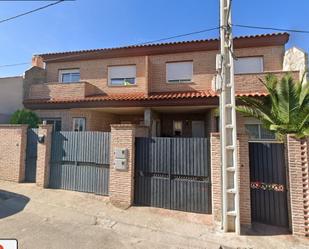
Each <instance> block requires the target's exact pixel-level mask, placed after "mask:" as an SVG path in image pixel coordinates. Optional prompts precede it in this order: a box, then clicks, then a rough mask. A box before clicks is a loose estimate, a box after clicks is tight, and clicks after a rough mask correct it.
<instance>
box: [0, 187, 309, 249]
mask: <svg viewBox="0 0 309 249" xmlns="http://www.w3.org/2000/svg"><path fill="white" fill-rule="evenodd" d="M4 191H7V192H10V193H5V192H4ZM11 193H14V194H16V195H14V196H12V194H11ZM169 212H170V213H171V214H173V212H172V211H169ZM162 213H164V214H165V213H166V211H163V210H160V209H154V208H145V207H132V208H130V209H128V210H120V209H117V208H115V207H113V206H112V205H110V204H109V202H108V200H107V198H104V197H100V196H95V195H92V194H85V193H78V192H71V191H64V190H53V189H40V188H38V187H36V186H35V185H34V184H16V183H10V182H4V181H0V237H2V238H17V239H18V241H19V245H20V247H19V248H22V249H44V248H51V249H53V248H57V249H59V248H66V249H70V248H72V249H73V248H74V249H76V248H207V249H208V248H209V249H213V248H219V246H220V245H222V246H226V247H227V248H256V249H258V248H259V249H260V248H270V249H271V248H283V249H284V248H286V249H288V248H289V249H290V248H300V249H302V248H309V239H303V238H297V237H293V236H291V235H280V236H279V235H276V236H235V235H233V234H223V233H221V232H216V231H213V230H212V229H211V227H209V226H206V225H204V224H199V223H204V221H203V220H202V221H201V220H200V218H199V217H202V216H196V217H197V220H196V222H195V223H194V222H188V221H186V220H184V219H181V218H179V216H180V215H179V213H180V212H174V214H177V215H172V216H167V215H162ZM183 215H186V214H183ZM1 217H3V218H1Z"/></svg>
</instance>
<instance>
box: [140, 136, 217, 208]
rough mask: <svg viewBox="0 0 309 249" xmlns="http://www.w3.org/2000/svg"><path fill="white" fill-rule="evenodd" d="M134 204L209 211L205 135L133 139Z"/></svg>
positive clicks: (207, 147) (207, 160)
mask: <svg viewBox="0 0 309 249" xmlns="http://www.w3.org/2000/svg"><path fill="white" fill-rule="evenodd" d="M135 144H136V148H135V153H136V157H135V160H136V163H135V169H136V174H135V204H136V205H146V206H154V207H160V208H168V209H175V210H182V211H188V212H197V213H211V195H210V193H211V191H210V181H209V172H210V167H209V146H208V140H207V139H206V138H159V137H156V138H136V140H135Z"/></svg>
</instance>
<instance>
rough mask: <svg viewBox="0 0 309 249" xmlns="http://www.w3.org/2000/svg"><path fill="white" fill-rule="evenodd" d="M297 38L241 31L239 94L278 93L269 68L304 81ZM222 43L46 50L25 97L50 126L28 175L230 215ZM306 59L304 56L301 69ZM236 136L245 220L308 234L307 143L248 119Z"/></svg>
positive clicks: (217, 218) (45, 182) (115, 198)
mask: <svg viewBox="0 0 309 249" xmlns="http://www.w3.org/2000/svg"><path fill="white" fill-rule="evenodd" d="M288 40H289V34H287V33H278V34H265V35H254V36H243V37H236V38H235V39H234V48H235V56H236V57H237V60H235V90H236V96H251V97H255V98H263V97H265V96H267V92H266V89H265V88H264V85H263V84H262V83H261V81H260V80H261V79H262V80H263V79H264V78H265V76H266V75H267V74H269V73H271V74H274V75H276V76H278V77H282V76H284V75H285V74H286V73H289V74H291V75H292V76H293V77H294V78H295V79H296V80H298V79H299V76H300V72H301V71H302V70H304V68H305V67H304V64H305V63H306V58H307V57H306V56H305V54H304V53H302V52H301V51H300V50H298V49H294V50H291V51H290V52H286V50H285V45H286V43H287V42H288ZM218 49H219V40H217V39H211V40H196V41H185V42H172V43H162V44H150V45H138V46H127V47H119V48H106V49H94V50H84V51H68V52H60V53H47V54H40V55H35V56H34V57H33V67H32V68H31V69H29V70H28V71H26V72H25V79H24V105H25V107H26V108H29V109H31V110H33V111H34V112H36V113H37V114H38V115H39V117H40V118H41V120H42V121H45V122H44V123H46V124H48V125H49V126H47V127H45V126H43V127H41V128H40V129H39V131H33V132H32V133H33V136H32V135H31V134H30V135H29V132H28V141H30V140H31V139H32V140H31V141H34V143H29V144H30V145H31V144H32V145H31V146H34V147H35V146H36V143H37V142H36V141H37V140H36V138H35V136H36V134H37V132H39V133H40V137H41V138H42V137H43V136H46V140H45V142H44V140H42V141H41V143H40V144H38V145H37V150H38V154H40V155H38V156H37V160H38V162H37V164H38V165H37V166H36V165H35V164H31V165H34V166H31V167H32V168H31V170H30V171H29V170H27V165H28V163H27V162H26V179H27V172H29V174H30V175H31V174H32V177H29V179H32V180H31V181H36V182H37V184H38V185H39V186H45V187H47V186H49V187H57V188H64V189H72V190H78V191H85V192H95V193H97V192H98V193H101V194H106V195H109V196H110V198H111V200H112V202H113V203H114V204H115V205H119V206H122V207H128V206H130V205H132V204H137V205H146V206H155V207H161V208H168V209H176V210H182V211H189V212H197V213H203V214H205V215H209V216H210V217H211V219H212V221H213V223H215V224H217V223H220V222H222V216H221V214H222V201H221V197H222V191H226V194H227V195H234V194H236V191H235V189H234V186H231V185H230V184H227V189H225V190H223V189H222V184H221V181H222V179H221V173H220V172H221V166H220V137H219V134H218V131H219V127H218V126H219V124H218V119H219V117H218V106H219V95H218V93H217V92H216V91H215V86H214V79H215V75H216V61H215V60H216V54H217V53H218V51H219V50H218ZM285 55H286V56H285ZM295 58H296V60H297V58H301V63H299V64H298V65H297V67H294V66H293V65H294V62H293V61H295ZM50 127H52V128H53V135H50V134H51V130H50ZM4 129H5V131H4V133H6V132H8V131H7V130H8V129H10V132H15V129H17V128H16V127H14V129H13V128H12V127H9V128H7V127H5V128H4ZM60 131H61V132H60ZM84 131H95V132H90V133H87V132H84ZM237 133H238V135H237V137H238V146H239V150H238V154H239V158H238V161H239V173H240V174H239V179H238V181H239V188H240V196H239V197H240V203H239V205H240V223H241V224H242V225H243V227H248V226H251V224H252V223H253V222H262V223H266V224H271V225H277V226H281V227H284V228H290V230H292V231H293V233H294V234H298V235H309V225H308V224H309V205H308V203H309V193H308V187H309V186H308V180H309V179H308V154H309V152H308V151H309V149H308V148H309V146H308V141H306V140H301V141H299V140H297V139H295V138H293V137H288V138H287V142H286V143H285V144H283V143H279V142H278V141H276V139H275V136H274V134H272V133H271V132H269V131H267V130H265V129H264V128H263V127H262V126H261V123H260V122H258V121H257V120H254V119H252V118H247V117H243V116H241V115H237ZM33 137H34V138H33ZM50 137H52V139H50ZM29 139H30V140H29ZM51 140H52V142H51ZM44 143H45V144H44ZM102 144H103V145H102ZM28 147H29V146H28V145H27V149H28ZM34 147H33V148H34ZM14 148H15V147H14ZM29 148H30V147H29ZM232 149H233V148H232ZM31 151H34V149H32V150H29V153H28V152H27V156H28V154H29V155H30V152H31ZM50 151H51V152H50ZM109 151H110V152H109ZM41 154H42V155H43V156H41ZM27 161H31V160H28V159H27ZM32 161H33V160H32ZM109 164H110V167H106V165H109ZM29 165H30V163H29ZM101 166H102V167H101ZM35 167H37V171H35ZM4 170H5V169H4ZM229 170H231V171H232V170H235V169H232V168H231V169H229ZM33 172H34V173H33ZM16 175H17V174H16ZM35 178H36V180H35ZM103 182H104V184H105V185H104V184H103ZM103 185H104V186H103ZM228 209H229V207H227V211H229V210H228ZM227 213H228V215H229V218H230V219H235V213H233V212H227Z"/></svg>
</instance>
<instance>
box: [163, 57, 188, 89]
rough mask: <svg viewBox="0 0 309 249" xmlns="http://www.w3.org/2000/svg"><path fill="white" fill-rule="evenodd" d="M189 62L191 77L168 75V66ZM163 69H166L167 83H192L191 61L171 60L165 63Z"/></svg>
mask: <svg viewBox="0 0 309 249" xmlns="http://www.w3.org/2000/svg"><path fill="white" fill-rule="evenodd" d="M188 63H190V66H191V68H190V69H189V70H190V74H191V75H190V76H191V77H188V78H186V79H185V78H181V77H180V78H178V79H176V78H175V79H171V78H172V77H171V76H170V74H171V73H170V72H169V70H170V69H169V67H170V66H176V65H177V64H178V65H182V64H188ZM165 69H166V82H167V83H169V84H177V83H192V80H193V61H175V62H173V61H171V62H166V65H165Z"/></svg>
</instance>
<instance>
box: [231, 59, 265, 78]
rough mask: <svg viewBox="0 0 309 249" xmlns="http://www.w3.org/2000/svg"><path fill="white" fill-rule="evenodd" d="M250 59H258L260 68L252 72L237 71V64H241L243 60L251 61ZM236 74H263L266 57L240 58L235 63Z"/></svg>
mask: <svg viewBox="0 0 309 249" xmlns="http://www.w3.org/2000/svg"><path fill="white" fill-rule="evenodd" d="M250 59H258V60H259V68H258V69H256V70H254V71H253V70H252V71H242V70H239V69H238V71H236V67H237V63H239V62H240V61H241V60H250ZM234 72H235V74H250V73H263V72H264V57H263V56H247V57H245V56H244V57H239V58H237V60H235V61H234Z"/></svg>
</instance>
